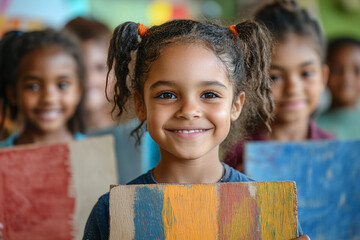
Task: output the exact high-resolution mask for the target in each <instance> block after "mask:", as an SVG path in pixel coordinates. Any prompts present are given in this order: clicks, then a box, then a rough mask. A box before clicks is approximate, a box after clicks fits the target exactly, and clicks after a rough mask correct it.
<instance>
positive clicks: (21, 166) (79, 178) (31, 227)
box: [0, 136, 117, 240]
mask: <svg viewBox="0 0 360 240" xmlns="http://www.w3.org/2000/svg"><path fill="white" fill-rule="evenodd" d="M113 144H114V141H113V138H112V137H111V136H104V137H99V138H88V139H85V140H82V141H78V142H76V141H74V142H71V143H68V144H67V143H62V144H52V145H43V146H32V145H24V146H19V147H14V148H4V149H0V166H1V167H0V222H1V223H3V225H4V229H3V235H4V239H6V240H18V239H19V240H20V239H21V240H27V239H29V240H30V239H31V240H33V239H36V240H42V239H49V238H51V239H55V240H70V239H82V236H83V231H84V227H85V224H86V220H87V218H88V216H89V214H90V211H91V209H92V207H93V206H94V204H95V203H96V201H97V199H98V198H99V196H101V195H102V194H104V193H105V192H107V191H108V190H109V189H108V186H109V185H110V184H114V183H116V182H117V171H116V160H115V154H114V149H113V148H114V147H113Z"/></svg>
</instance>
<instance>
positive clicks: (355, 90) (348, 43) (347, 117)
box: [317, 37, 360, 139]
mask: <svg viewBox="0 0 360 240" xmlns="http://www.w3.org/2000/svg"><path fill="white" fill-rule="evenodd" d="M327 64H328V65H329V67H330V74H329V82H328V88H329V90H330V93H331V105H330V109H329V110H328V111H327V112H325V113H324V114H323V115H321V116H320V117H319V118H318V119H317V123H318V124H319V125H320V126H321V127H323V128H325V129H327V130H329V131H330V132H332V133H333V134H335V135H336V137H337V138H339V139H357V138H360V130H358V128H357V125H358V123H359V121H360V111H359V110H358V109H357V103H358V100H359V95H360V41H359V40H357V39H355V38H350V37H341V38H336V39H333V40H332V41H331V42H330V43H329V45H328V51H327Z"/></svg>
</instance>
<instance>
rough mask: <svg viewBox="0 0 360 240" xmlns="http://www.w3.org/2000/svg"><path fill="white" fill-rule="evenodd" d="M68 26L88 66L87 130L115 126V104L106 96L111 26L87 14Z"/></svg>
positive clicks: (86, 87) (85, 90)
mask: <svg viewBox="0 0 360 240" xmlns="http://www.w3.org/2000/svg"><path fill="white" fill-rule="evenodd" d="M64 29H65V30H67V31H69V32H71V33H73V34H74V35H75V36H76V37H78V39H79V40H80V44H81V48H82V53H83V57H84V63H85V69H86V78H85V89H84V115H85V116H86V117H85V123H86V128H87V132H92V131H96V130H99V129H104V128H108V127H112V126H114V125H115V122H114V121H113V119H112V117H111V109H112V105H111V103H110V102H109V101H107V99H106V96H105V85H106V74H107V66H106V57H107V51H108V48H109V40H110V35H111V31H110V29H109V28H108V27H107V26H106V25H105V24H103V23H102V22H100V21H97V20H93V19H86V18H83V17H77V18H74V19H72V20H71V21H69V22H68V23H67V24H66V25H65V27H64Z"/></svg>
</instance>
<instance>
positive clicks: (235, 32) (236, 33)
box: [229, 25, 239, 36]
mask: <svg viewBox="0 0 360 240" xmlns="http://www.w3.org/2000/svg"><path fill="white" fill-rule="evenodd" d="M229 29H230V31H232V32H233V33H234V34H235V35H236V36H238V35H239V34H238V32H237V31H236V29H235V25H231V26H230V27H229Z"/></svg>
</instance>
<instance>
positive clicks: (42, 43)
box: [0, 29, 84, 147]
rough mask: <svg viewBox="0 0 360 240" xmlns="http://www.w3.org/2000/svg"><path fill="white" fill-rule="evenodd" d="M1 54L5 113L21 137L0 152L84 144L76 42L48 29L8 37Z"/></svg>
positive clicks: (0, 144) (9, 140) (10, 140)
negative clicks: (16, 124)
mask: <svg viewBox="0 0 360 240" xmlns="http://www.w3.org/2000/svg"><path fill="white" fill-rule="evenodd" d="M0 51H1V54H0V57H1V62H2V63H6V64H2V65H1V69H0V76H1V78H0V79H1V82H0V85H1V87H0V89H2V94H1V96H0V98H1V101H2V103H3V106H2V109H3V110H4V111H3V113H4V114H6V113H7V112H9V113H10V118H11V119H12V120H15V119H16V118H17V117H18V116H19V115H20V116H21V119H22V129H21V130H20V132H19V133H17V134H14V135H11V136H10V137H9V138H7V139H6V140H4V141H3V142H0V147H10V146H14V145H21V144H34V143H36V144H38V143H52V142H63V141H69V140H73V139H83V138H84V135H82V134H81V133H80V132H82V130H83V124H82V121H81V114H80V109H79V104H80V101H81V98H82V90H83V79H84V67H83V61H82V58H81V54H80V52H79V47H78V45H77V43H76V41H75V40H74V39H72V38H71V37H70V36H68V35H66V34H64V33H60V32H57V31H54V30H50V29H48V30H42V31H33V32H26V33H20V32H9V33H7V34H6V35H5V36H4V37H3V39H2V40H1V49H0ZM1 128H3V124H2V126H1Z"/></svg>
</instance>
